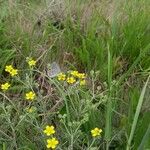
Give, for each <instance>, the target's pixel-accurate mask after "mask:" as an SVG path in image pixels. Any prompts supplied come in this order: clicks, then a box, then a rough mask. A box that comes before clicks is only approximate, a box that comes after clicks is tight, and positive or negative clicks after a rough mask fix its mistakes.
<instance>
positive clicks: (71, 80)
mask: <svg viewBox="0 0 150 150" xmlns="http://www.w3.org/2000/svg"><path fill="white" fill-rule="evenodd" d="M67 82H68V83H69V84H73V83H75V82H76V80H75V78H74V77H68V78H67Z"/></svg>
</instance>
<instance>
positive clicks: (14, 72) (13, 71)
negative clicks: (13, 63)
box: [9, 69, 18, 77]
mask: <svg viewBox="0 0 150 150" xmlns="http://www.w3.org/2000/svg"><path fill="white" fill-rule="evenodd" d="M9 73H10V75H11V76H12V77H13V76H15V75H17V74H18V70H17V69H12V70H11V71H10V72H9Z"/></svg>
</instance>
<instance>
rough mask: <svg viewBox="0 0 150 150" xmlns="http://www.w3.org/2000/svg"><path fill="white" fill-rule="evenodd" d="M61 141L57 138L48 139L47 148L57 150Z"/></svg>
mask: <svg viewBox="0 0 150 150" xmlns="http://www.w3.org/2000/svg"><path fill="white" fill-rule="evenodd" d="M58 143H59V141H58V140H57V139H56V138H52V139H47V148H52V149H55V148H56V146H57V145H58Z"/></svg>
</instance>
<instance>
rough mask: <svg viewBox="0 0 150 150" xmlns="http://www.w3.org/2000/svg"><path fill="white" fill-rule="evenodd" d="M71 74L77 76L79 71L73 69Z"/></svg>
mask: <svg viewBox="0 0 150 150" xmlns="http://www.w3.org/2000/svg"><path fill="white" fill-rule="evenodd" d="M70 74H71V75H73V76H75V77H78V74H79V72H78V71H71V72H70Z"/></svg>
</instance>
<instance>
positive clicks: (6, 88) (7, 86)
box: [1, 82, 10, 90]
mask: <svg viewBox="0 0 150 150" xmlns="http://www.w3.org/2000/svg"><path fill="white" fill-rule="evenodd" d="M9 87H10V84H9V83H8V82H6V83H4V84H2V85H1V89H2V90H8V88H9Z"/></svg>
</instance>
